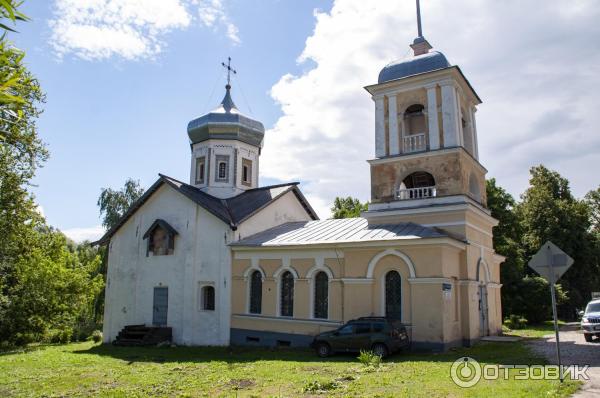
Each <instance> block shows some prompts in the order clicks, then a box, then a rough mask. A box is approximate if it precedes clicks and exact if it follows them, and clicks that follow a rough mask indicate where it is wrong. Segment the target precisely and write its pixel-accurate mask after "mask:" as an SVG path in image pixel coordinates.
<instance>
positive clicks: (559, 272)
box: [529, 241, 573, 383]
mask: <svg viewBox="0 0 600 398" xmlns="http://www.w3.org/2000/svg"><path fill="white" fill-rule="evenodd" d="M571 265H573V259H572V258H571V257H569V255H568V254H567V253H565V252H564V251H562V250H561V249H560V248H559V247H558V246H556V245H555V244H554V243H552V242H550V241H548V242H546V243H544V246H542V247H541V248H540V250H539V251H538V252H537V253H536V254H535V255H534V256H533V257H532V258H531V260H530V261H529V267H531V268H532V269H533V270H534V271H535V272H537V273H538V274H540V275H541V276H542V277H543V278H544V279H546V280H547V281H548V283H549V284H550V296H552V315H553V317H554V334H555V336H556V359H557V360H558V372H559V377H560V382H561V383H562V382H563V371H562V365H561V361H560V339H559V336H558V318H557V317H556V292H555V291H554V284H555V283H556V281H558V280H559V279H560V277H561V276H563V274H564V273H565V272H566V271H567V270H568V269H569V267H571Z"/></svg>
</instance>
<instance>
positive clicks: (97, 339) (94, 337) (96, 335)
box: [91, 330, 102, 343]
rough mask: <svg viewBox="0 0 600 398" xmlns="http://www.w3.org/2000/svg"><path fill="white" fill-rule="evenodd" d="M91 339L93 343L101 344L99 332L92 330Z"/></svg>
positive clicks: (100, 333)
mask: <svg viewBox="0 0 600 398" xmlns="http://www.w3.org/2000/svg"><path fill="white" fill-rule="evenodd" d="M91 337H92V341H93V342H94V343H101V342H102V332H101V331H100V330H94V332H93V333H92V336H91Z"/></svg>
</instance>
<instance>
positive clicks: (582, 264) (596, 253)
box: [516, 165, 600, 321]
mask: <svg viewBox="0 0 600 398" xmlns="http://www.w3.org/2000/svg"><path fill="white" fill-rule="evenodd" d="M530 172H531V179H530V180H529V185H530V186H529V188H528V189H527V190H526V191H525V193H524V194H523V195H522V202H521V203H520V204H519V205H518V206H517V209H516V210H517V215H518V217H519V219H520V224H521V228H522V231H523V234H522V246H523V250H524V261H525V262H528V261H529V260H530V259H531V257H532V256H533V254H535V253H536V252H537V251H538V250H539V248H540V247H541V245H543V244H544V243H545V242H546V241H552V242H553V243H555V244H556V245H557V246H558V247H560V248H561V249H562V250H564V251H565V252H566V253H567V254H569V255H570V256H571V257H573V259H574V260H575V262H574V264H573V266H572V267H571V268H570V269H569V270H568V271H567V272H566V273H565V274H564V275H563V277H562V278H561V280H560V284H561V286H562V288H563V289H564V291H565V292H568V299H567V300H566V301H565V302H564V305H563V306H562V308H561V309H562V312H563V314H564V316H566V317H567V318H574V317H575V314H576V310H577V308H582V307H584V306H585V304H586V303H587V302H588V301H589V300H590V298H591V292H592V291H594V290H596V289H598V287H600V246H599V245H598V241H597V239H596V237H595V236H594V235H593V234H591V233H590V230H591V224H592V211H591V209H590V207H589V205H588V203H586V201H585V200H577V199H576V198H574V197H573V195H572V193H571V190H570V188H569V182H568V181H567V179H565V178H563V177H562V176H560V175H559V174H558V173H557V172H554V171H551V170H548V169H547V168H546V167H544V166H541V165H540V166H536V167H532V168H531V171H530ZM526 272H528V273H530V274H533V271H530V270H529V269H526ZM530 321H533V319H530Z"/></svg>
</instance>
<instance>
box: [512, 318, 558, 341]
mask: <svg viewBox="0 0 600 398" xmlns="http://www.w3.org/2000/svg"><path fill="white" fill-rule="evenodd" d="M564 324H565V322H563V321H558V325H559V327H560V326H563V325H564ZM505 334H506V335H509V336H519V337H526V338H527V337H531V338H540V337H543V336H546V335H549V334H554V322H552V321H546V322H544V323H542V324H539V325H527V327H526V328H525V329H514V330H510V331H509V332H506V333H505Z"/></svg>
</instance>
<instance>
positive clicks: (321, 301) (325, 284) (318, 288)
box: [313, 271, 329, 319]
mask: <svg viewBox="0 0 600 398" xmlns="http://www.w3.org/2000/svg"><path fill="white" fill-rule="evenodd" d="M314 283H315V291H314V299H315V301H314V309H313V314H314V317H315V318H320V319H327V318H328V307H329V277H328V276H327V274H326V273H325V272H323V271H321V272H319V273H317V275H316V276H315V282H314Z"/></svg>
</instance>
